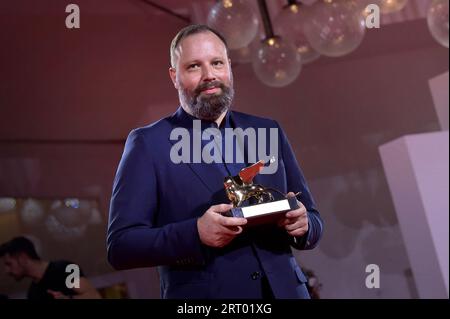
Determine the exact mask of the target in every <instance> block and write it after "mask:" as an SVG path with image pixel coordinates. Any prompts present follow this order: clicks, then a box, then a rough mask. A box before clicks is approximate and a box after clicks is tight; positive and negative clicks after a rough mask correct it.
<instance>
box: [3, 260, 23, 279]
mask: <svg viewBox="0 0 450 319" xmlns="http://www.w3.org/2000/svg"><path fill="white" fill-rule="evenodd" d="M2 260H3V266H4V268H5V272H6V274H7V275H9V276H11V277H13V278H14V279H15V280H17V281H19V280H21V279H23V278H24V277H25V275H26V273H25V267H24V265H23V260H22V258H21V256H11V255H9V254H6V255H5V256H3V257H2Z"/></svg>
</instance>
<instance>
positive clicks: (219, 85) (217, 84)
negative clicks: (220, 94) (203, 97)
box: [194, 81, 226, 98]
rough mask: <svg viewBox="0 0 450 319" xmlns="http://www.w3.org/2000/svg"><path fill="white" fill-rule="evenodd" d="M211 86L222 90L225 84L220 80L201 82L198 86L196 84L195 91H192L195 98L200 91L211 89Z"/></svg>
mask: <svg viewBox="0 0 450 319" xmlns="http://www.w3.org/2000/svg"><path fill="white" fill-rule="evenodd" d="M212 88H220V89H222V91H224V90H225V89H226V86H225V84H223V83H222V82H220V81H212V82H206V83H202V84H200V85H199V86H197V88H196V89H195V91H194V93H195V97H196V98H197V97H198V96H199V95H200V93H201V92H202V91H204V90H208V89H212Z"/></svg>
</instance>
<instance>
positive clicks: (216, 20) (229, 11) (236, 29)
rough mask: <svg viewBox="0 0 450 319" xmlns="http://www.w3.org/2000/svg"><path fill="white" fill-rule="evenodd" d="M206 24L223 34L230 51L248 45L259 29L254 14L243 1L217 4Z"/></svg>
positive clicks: (247, 3) (232, 0) (227, 0)
mask: <svg viewBox="0 0 450 319" xmlns="http://www.w3.org/2000/svg"><path fill="white" fill-rule="evenodd" d="M207 24H208V25H209V26H210V27H212V28H214V29H216V30H218V31H219V32H220V33H222V34H223V36H224V37H225V39H226V40H227V42H228V47H229V48H230V49H239V48H242V47H245V46H247V45H248V44H250V42H252V40H253V39H254V38H255V36H256V34H257V32H258V28H259V20H258V17H257V15H256V12H255V11H254V10H253V9H252V8H251V7H250V5H249V2H248V1H243V0H222V1H219V2H217V3H216V4H215V5H214V6H213V7H212V9H211V11H210V12H209V14H208V20H207Z"/></svg>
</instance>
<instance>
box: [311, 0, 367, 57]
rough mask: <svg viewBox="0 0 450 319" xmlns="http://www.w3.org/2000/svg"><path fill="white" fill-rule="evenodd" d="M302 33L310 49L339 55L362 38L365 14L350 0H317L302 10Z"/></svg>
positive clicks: (324, 53) (351, 48) (354, 46)
mask: <svg viewBox="0 0 450 319" xmlns="http://www.w3.org/2000/svg"><path fill="white" fill-rule="evenodd" d="M305 15H306V21H305V30H304V33H305V35H306V37H307V39H308V41H309V43H310V44H311V46H312V47H313V49H314V50H316V51H317V52H319V53H320V54H322V55H326V56H330V57H339V56H343V55H346V54H348V53H350V52H352V51H353V50H355V49H356V48H357V47H358V46H359V45H360V44H361V42H362V40H363V38H364V35H365V32H366V26H365V18H364V16H363V15H362V14H361V11H360V10H355V3H354V2H353V1H340V0H325V1H324V0H319V1H317V2H316V3H314V4H313V5H312V6H310V7H309V8H308V10H307V11H306V12H305Z"/></svg>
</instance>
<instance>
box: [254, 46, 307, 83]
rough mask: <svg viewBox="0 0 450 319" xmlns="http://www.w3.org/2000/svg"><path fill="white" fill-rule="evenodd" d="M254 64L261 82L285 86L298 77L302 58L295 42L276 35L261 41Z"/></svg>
mask: <svg viewBox="0 0 450 319" xmlns="http://www.w3.org/2000/svg"><path fill="white" fill-rule="evenodd" d="M252 65H253V70H254V72H255V74H256V76H257V77H258V79H260V80H261V82H263V83H264V84H266V85H268V86H272V87H283V86H286V85H289V84H290V83H292V82H293V81H294V80H295V79H296V78H297V77H298V75H299V74H300V71H301V69H302V60H301V56H300V54H299V53H298V51H297V48H296V47H295V45H294V44H293V43H291V42H290V41H288V40H285V39H283V38H280V37H274V38H270V39H267V40H264V41H262V42H260V43H259V45H258V46H257V48H256V58H255V59H254V60H253V63H252Z"/></svg>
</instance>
